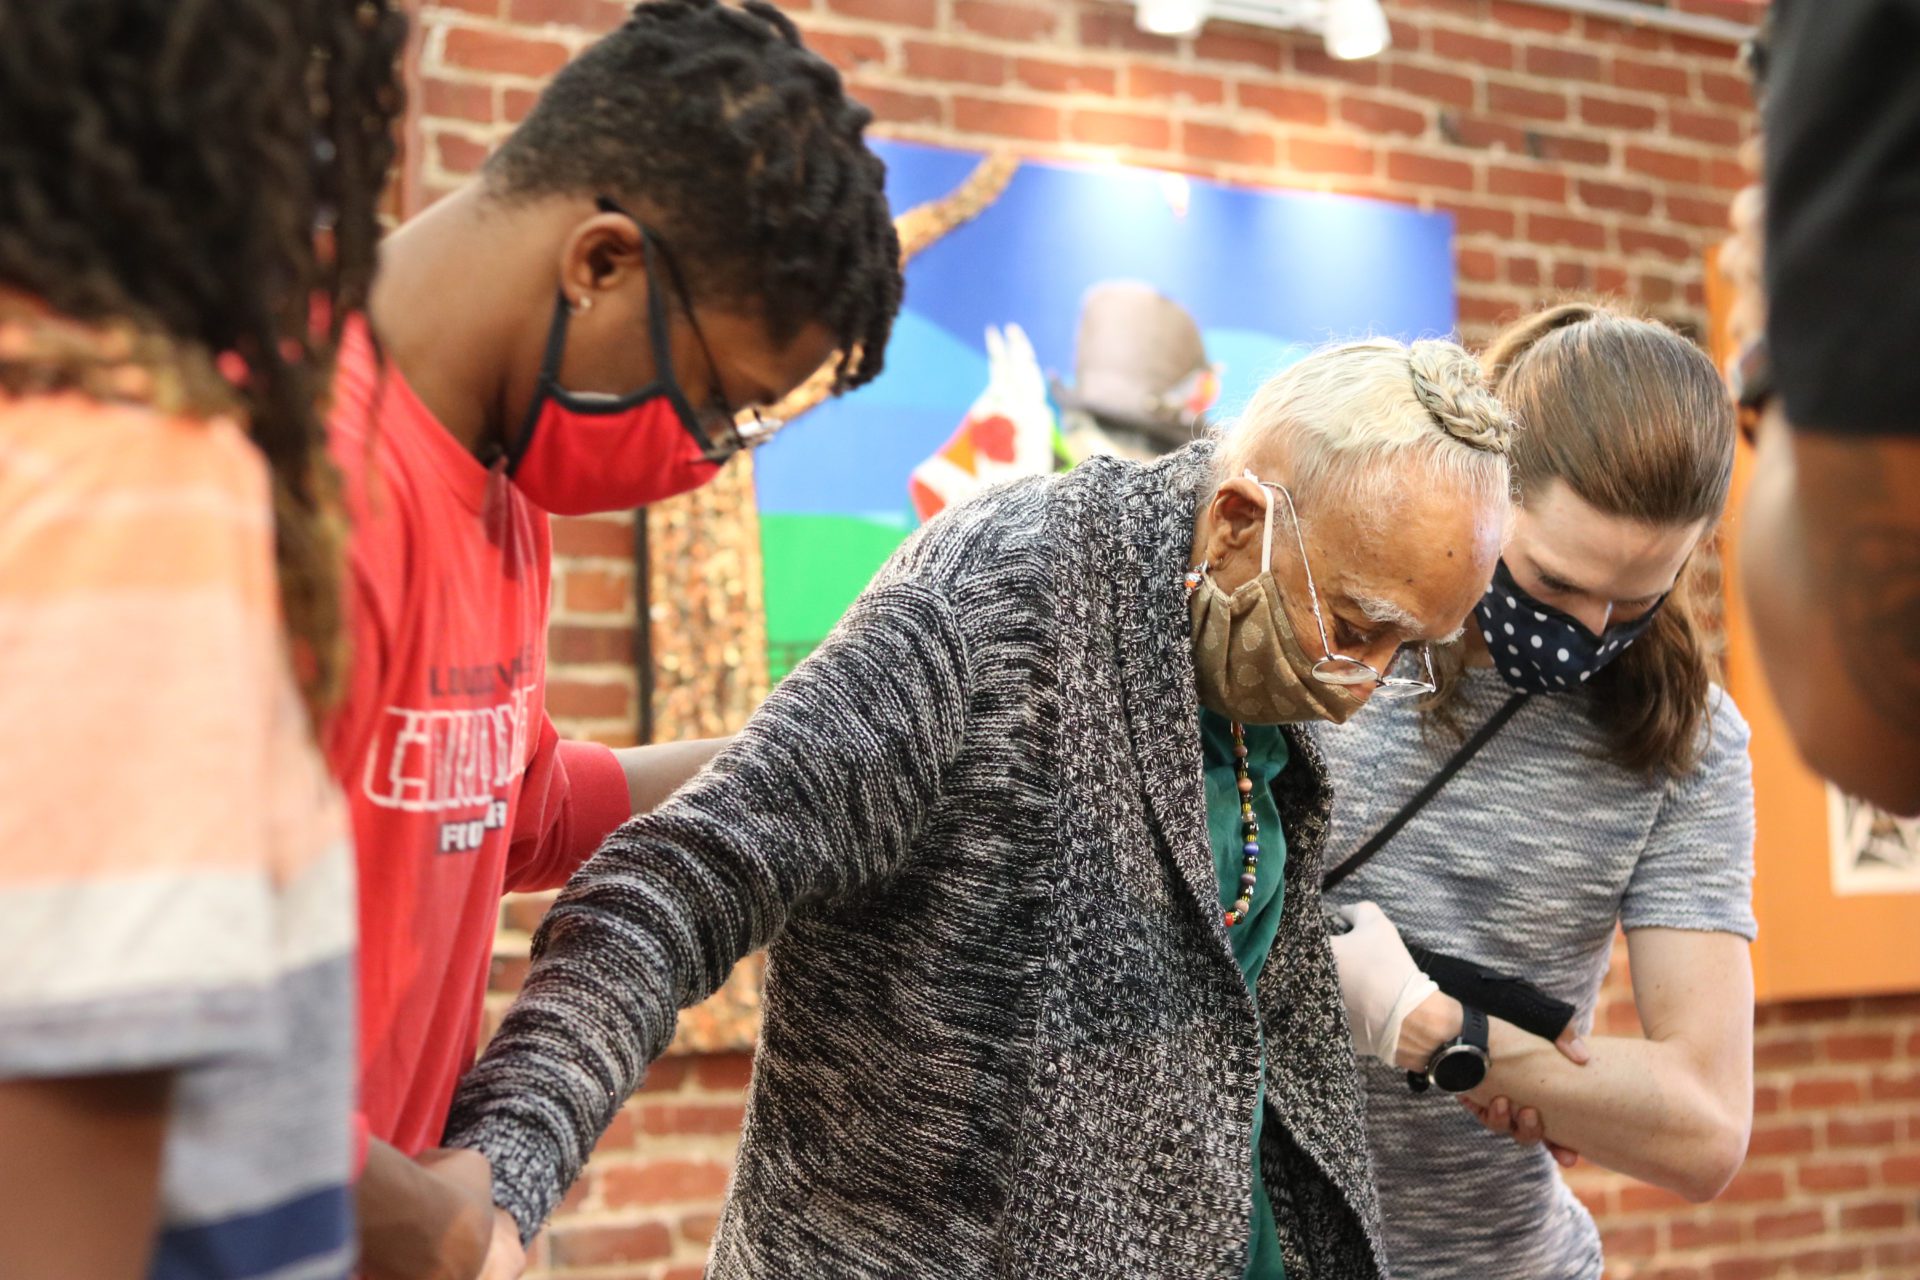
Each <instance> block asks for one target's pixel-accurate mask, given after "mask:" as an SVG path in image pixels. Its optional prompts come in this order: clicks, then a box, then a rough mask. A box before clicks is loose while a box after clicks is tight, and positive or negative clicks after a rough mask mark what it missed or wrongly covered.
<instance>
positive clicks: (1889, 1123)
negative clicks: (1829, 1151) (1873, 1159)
mask: <svg viewBox="0 0 1920 1280" xmlns="http://www.w3.org/2000/svg"><path fill="white" fill-rule="evenodd" d="M1899 1139H1900V1126H1899V1124H1898V1123H1897V1122H1895V1121H1893V1120H1891V1119H1885V1118H1875V1119H1865V1118H1862V1119H1855V1118H1853V1117H1851V1116H1829V1117H1827V1145H1828V1146H1829V1147H1890V1146H1892V1145H1893V1144H1894V1143H1895V1142H1898V1141H1899Z"/></svg>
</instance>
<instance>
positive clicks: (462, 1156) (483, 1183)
mask: <svg viewBox="0 0 1920 1280" xmlns="http://www.w3.org/2000/svg"><path fill="white" fill-rule="evenodd" d="M413 1162H414V1163H415V1164H417V1165H419V1166H420V1167H421V1168H422V1169H425V1170H426V1171H427V1172H428V1173H430V1174H432V1175H433V1176H434V1177H436V1178H438V1179H440V1181H442V1182H444V1183H446V1184H448V1185H449V1186H450V1187H453V1188H454V1189H456V1190H458V1191H460V1192H462V1193H464V1194H465V1195H466V1196H468V1197H469V1198H471V1199H475V1200H479V1201H481V1202H482V1203H484V1204H485V1205H486V1206H487V1208H488V1209H489V1210H491V1209H492V1208H493V1166H492V1165H490V1164H488V1163H487V1158H486V1157H485V1156H483V1155H481V1154H480V1153H479V1152H478V1151H469V1150H467V1149H466V1148H465V1147H430V1148H428V1149H427V1150H425V1151H422V1152H421V1153H420V1154H419V1155H417V1156H415V1157H414V1158H413Z"/></svg>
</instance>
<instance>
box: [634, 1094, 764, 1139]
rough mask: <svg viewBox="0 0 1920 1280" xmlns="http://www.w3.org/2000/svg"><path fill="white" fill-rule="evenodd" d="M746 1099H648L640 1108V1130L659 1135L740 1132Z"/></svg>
mask: <svg viewBox="0 0 1920 1280" xmlns="http://www.w3.org/2000/svg"><path fill="white" fill-rule="evenodd" d="M745 1118H746V1103H745V1102H744V1101H742V1102H737V1103H695V1102H687V1103H680V1102H647V1103H644V1104H642V1106H641V1108H640V1131H641V1132H642V1133H645V1134H648V1135H650V1136H652V1137H656V1138H666V1137H680V1136H684V1135H689V1134H692V1135H708V1134H729V1133H738V1132H740V1123H741V1121H742V1120H743V1119H745Z"/></svg>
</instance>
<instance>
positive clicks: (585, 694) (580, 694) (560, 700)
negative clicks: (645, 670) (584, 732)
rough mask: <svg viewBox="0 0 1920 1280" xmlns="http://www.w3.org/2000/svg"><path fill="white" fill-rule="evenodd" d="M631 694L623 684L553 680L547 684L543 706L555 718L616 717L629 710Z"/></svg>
mask: <svg viewBox="0 0 1920 1280" xmlns="http://www.w3.org/2000/svg"><path fill="white" fill-rule="evenodd" d="M633 697H634V693H633V690H632V689H631V688H629V687H628V686H626V685H624V684H610V683H604V682H595V681H588V680H555V681H553V682H551V683H549V684H548V685H547V710H548V711H549V712H550V713H552V715H553V716H554V718H555V719H575V720H619V719H624V718H625V717H627V716H629V715H631V714H632V713H633Z"/></svg>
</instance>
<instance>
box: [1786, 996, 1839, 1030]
mask: <svg viewBox="0 0 1920 1280" xmlns="http://www.w3.org/2000/svg"><path fill="white" fill-rule="evenodd" d="M1769 1008H1770V1012H1771V1013H1772V1014H1773V1018H1774V1020H1775V1021H1777V1022H1781V1023H1785V1024H1787V1025H1789V1026H1798V1025H1801V1024H1804V1023H1809V1022H1844V1021H1846V1020H1847V1019H1849V1018H1851V1017H1853V1015H1854V1014H1855V1013H1856V1012H1858V1006H1857V1005H1856V1003H1855V1002H1854V1001H1852V1000H1798V1001H1795V1002H1793V1003H1791V1004H1781V1005H1773V1006H1770V1007H1769Z"/></svg>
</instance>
